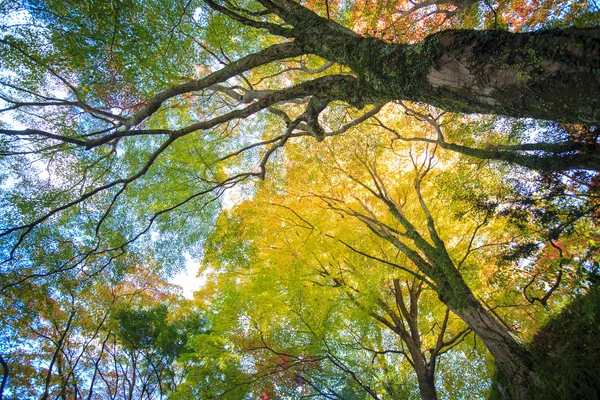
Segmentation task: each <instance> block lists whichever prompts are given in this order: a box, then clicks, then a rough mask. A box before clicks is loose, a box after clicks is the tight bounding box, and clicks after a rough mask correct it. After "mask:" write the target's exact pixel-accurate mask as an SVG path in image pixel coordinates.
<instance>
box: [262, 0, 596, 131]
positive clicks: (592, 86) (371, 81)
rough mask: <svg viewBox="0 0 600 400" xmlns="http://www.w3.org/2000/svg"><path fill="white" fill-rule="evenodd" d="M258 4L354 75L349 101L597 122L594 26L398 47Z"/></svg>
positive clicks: (455, 34)
mask: <svg viewBox="0 0 600 400" xmlns="http://www.w3.org/2000/svg"><path fill="white" fill-rule="evenodd" d="M262 3H263V5H265V7H267V8H270V9H271V10H272V11H274V12H275V13H276V14H278V15H279V16H280V17H281V18H283V19H284V20H285V21H286V22H288V23H289V24H291V25H292V26H293V29H291V30H290V36H293V37H294V38H295V39H296V41H297V42H299V43H301V44H303V45H306V46H307V47H308V48H310V49H311V52H313V53H314V54H317V55H319V56H321V57H323V58H325V59H327V60H330V61H335V62H338V63H341V64H344V65H347V66H348V67H350V68H351V69H352V70H353V71H354V72H355V73H356V74H357V75H358V78H359V86H360V93H362V94H363V95H364V98H363V99H360V98H358V99H350V101H352V100H354V101H355V103H356V105H361V102H362V103H366V102H371V101H373V99H377V100H379V101H380V102H383V101H391V100H411V101H419V102H425V103H428V104H432V105H434V106H437V107H440V108H443V109H445V110H449V111H457V112H463V113H490V114H502V115H508V116H513V117H533V118H539V119H548V120H553V121H558V122H569V123H589V124H597V123H600V90H599V88H600V28H587V29H577V28H570V29H562V30H546V31H538V32H526V33H511V32H506V31H500V30H491V31H476V30H450V31H443V32H439V33H436V34H433V35H430V36H428V37H427V38H425V39H423V40H422V41H421V42H419V43H417V44H414V45H398V44H391V43H386V42H384V41H381V40H379V39H376V38H369V37H362V36H360V35H358V34H356V33H355V32H353V31H351V30H349V29H347V28H344V27H342V26H340V25H338V24H336V23H335V22H333V21H330V20H327V19H324V18H321V17H319V16H318V15H316V14H315V13H313V12H312V11H309V10H307V9H306V8H304V7H302V6H301V5H299V4H297V3H295V2H294V1H290V0H273V1H272V2H271V0H269V1H267V0H263V1H262ZM274 4H276V5H277V6H276V7H274V6H273V5H274ZM361 100H362V101H361Z"/></svg>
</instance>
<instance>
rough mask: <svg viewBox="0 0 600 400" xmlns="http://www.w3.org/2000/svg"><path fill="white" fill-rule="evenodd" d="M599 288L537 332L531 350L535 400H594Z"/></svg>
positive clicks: (599, 357) (599, 348)
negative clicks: (550, 399)
mask: <svg viewBox="0 0 600 400" xmlns="http://www.w3.org/2000/svg"><path fill="white" fill-rule="evenodd" d="M599 335H600V288H599V287H598V285H597V284H595V285H593V286H592V287H590V288H589V290H588V291H587V293H584V294H581V295H579V296H577V297H575V298H574V299H573V301H572V302H571V304H569V305H567V306H566V307H565V308H564V309H562V310H561V311H560V313H559V314H558V315H556V316H554V317H553V318H552V319H551V320H550V321H549V322H548V323H547V324H546V325H545V326H544V327H542V328H541V329H540V331H539V332H538V333H536V335H535V337H534V338H533V340H532V342H531V343H530V349H531V352H532V356H533V361H534V365H535V371H536V376H537V379H538V380H537V381H536V390H535V393H536V399H547V398H555V399H565V400H566V399H595V398H597V396H598V393H599V392H600V367H599V366H600V344H599V343H598V337H599Z"/></svg>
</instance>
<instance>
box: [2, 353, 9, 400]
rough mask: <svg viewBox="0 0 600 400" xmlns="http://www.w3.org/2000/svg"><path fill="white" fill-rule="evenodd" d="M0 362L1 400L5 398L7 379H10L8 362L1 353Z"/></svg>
mask: <svg viewBox="0 0 600 400" xmlns="http://www.w3.org/2000/svg"><path fill="white" fill-rule="evenodd" d="M0 364H2V382H1V383H0V400H2V399H3V395H4V388H5V387H6V381H8V363H7V362H6V360H5V359H4V357H2V355H1V354H0Z"/></svg>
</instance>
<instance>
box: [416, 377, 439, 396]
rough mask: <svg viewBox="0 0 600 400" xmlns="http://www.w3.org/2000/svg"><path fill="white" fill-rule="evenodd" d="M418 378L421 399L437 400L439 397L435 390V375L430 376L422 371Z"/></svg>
mask: <svg viewBox="0 0 600 400" xmlns="http://www.w3.org/2000/svg"><path fill="white" fill-rule="evenodd" d="M417 378H418V381H419V393H420V394H421V399H422V400H437V399H438V396H437V391H436V389H435V381H434V379H433V374H429V373H427V371H422V373H419V372H418V371H417Z"/></svg>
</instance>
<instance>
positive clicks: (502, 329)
mask: <svg viewBox="0 0 600 400" xmlns="http://www.w3.org/2000/svg"><path fill="white" fill-rule="evenodd" d="M453 286H455V287H454V288H453V289H454V290H453V293H460V295H459V296H460V297H461V300H460V302H459V304H460V307H458V308H454V307H452V303H456V302H454V301H452V299H446V301H447V303H446V304H448V305H449V307H450V308H451V310H452V311H453V312H454V313H455V314H456V315H458V316H459V317H460V318H461V319H462V320H463V321H464V322H465V323H466V324H467V325H468V326H469V328H471V329H472V330H473V332H475V334H476V335H477V336H478V337H479V338H480V339H481V341H482V342H483V343H484V344H485V346H486V347H487V349H488V351H489V352H490V354H491V355H492V356H493V357H494V360H495V361H496V367H497V368H498V371H497V372H498V374H497V376H499V377H501V378H502V379H499V380H497V382H496V385H497V388H498V391H499V394H500V395H501V397H502V398H504V399H518V400H528V399H531V397H532V391H533V389H534V387H533V385H534V382H535V374H534V372H533V368H532V367H533V366H532V364H531V359H530V354H529V352H528V350H527V349H526V348H525V347H524V346H523V344H521V343H520V342H519V341H518V340H517V338H515V337H514V336H513V335H512V334H511V333H510V332H509V330H508V328H507V327H506V326H504V325H503V324H502V323H501V322H500V321H498V319H497V318H496V317H495V316H493V315H492V314H491V313H490V312H489V311H487V310H486V309H485V308H484V307H483V306H482V305H481V303H480V302H479V301H478V300H477V299H476V298H475V296H474V295H473V293H472V292H471V291H470V289H469V288H468V287H467V286H466V284H465V283H464V281H462V279H461V283H460V284H458V285H453ZM456 286H462V287H460V288H457V287H456ZM457 289H458V290H457Z"/></svg>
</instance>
